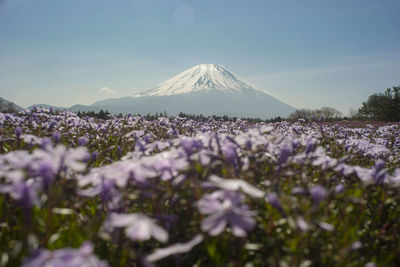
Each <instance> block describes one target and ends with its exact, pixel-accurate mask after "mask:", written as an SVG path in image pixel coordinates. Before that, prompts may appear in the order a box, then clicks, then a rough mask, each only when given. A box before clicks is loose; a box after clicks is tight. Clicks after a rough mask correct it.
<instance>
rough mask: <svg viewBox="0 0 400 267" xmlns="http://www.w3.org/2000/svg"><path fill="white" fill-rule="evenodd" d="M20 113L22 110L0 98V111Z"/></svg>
mask: <svg viewBox="0 0 400 267" xmlns="http://www.w3.org/2000/svg"><path fill="white" fill-rule="evenodd" d="M12 110H13V111H22V110H23V108H22V107H20V106H18V105H16V104H14V103H13V102H11V101H8V100H7V99H4V98H2V97H0V111H12Z"/></svg>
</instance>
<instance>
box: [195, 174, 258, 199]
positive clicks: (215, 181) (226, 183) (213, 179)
mask: <svg viewBox="0 0 400 267" xmlns="http://www.w3.org/2000/svg"><path fill="white" fill-rule="evenodd" d="M208 180H209V182H205V183H203V186H206V187H207V186H212V187H218V188H221V189H225V190H230V191H237V190H242V191H243V192H244V193H246V194H248V195H249V196H252V197H256V198H262V197H264V195H265V193H264V192H263V191H261V190H260V189H258V188H257V187H254V186H252V185H251V184H249V183H248V182H246V181H243V180H240V179H224V178H221V177H219V176H217V175H214V174H213V175H211V176H210V177H209V178H208Z"/></svg>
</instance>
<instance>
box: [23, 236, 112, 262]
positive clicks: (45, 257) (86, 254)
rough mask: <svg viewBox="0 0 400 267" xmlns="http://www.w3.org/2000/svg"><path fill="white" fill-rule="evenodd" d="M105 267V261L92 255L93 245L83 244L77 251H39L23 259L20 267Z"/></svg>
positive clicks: (69, 249)
mask: <svg viewBox="0 0 400 267" xmlns="http://www.w3.org/2000/svg"><path fill="white" fill-rule="evenodd" d="M28 266H29V267H43V266H45V267H59V266H63V267H78V266H85V267H86V266H87V267H107V266H108V264H107V262H105V261H101V260H99V259H98V258H97V257H96V256H95V255H93V245H92V244H91V243H90V242H85V243H83V244H82V246H81V247H80V248H78V249H73V248H63V249H58V250H54V251H50V250H39V251H37V252H36V253H34V255H32V256H31V257H29V258H27V259H25V261H24V263H23V265H22V267H28Z"/></svg>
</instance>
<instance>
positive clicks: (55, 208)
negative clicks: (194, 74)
mask: <svg viewBox="0 0 400 267" xmlns="http://www.w3.org/2000/svg"><path fill="white" fill-rule="evenodd" d="M0 126H1V130H0V134H1V136H0V236H1V239H2V242H0V251H1V257H0V258H1V263H0V265H10V266H12V265H19V264H23V265H24V266H57V265H65V266H80V265H84V266H107V265H110V266H114V265H116V266H118V265H138V264H142V265H147V266H152V265H153V264H160V265H180V266H182V265H184V266H186V265H195V264H196V265H229V264H231V265H232V264H233V263H235V264H236V265H246V264H253V265H256V266H258V265H302V266H306V265H307V266H308V265H310V264H312V265H338V266H343V265H360V264H374V263H376V264H378V265H387V264H392V265H395V263H398V262H400V258H399V256H398V253H397V252H398V249H397V248H398V240H400V233H399V231H398V228H399V227H400V224H399V222H398V216H400V209H399V208H398V207H399V205H400V194H399V191H398V190H399V187H400V156H399V155H400V139H399V136H400V128H399V126H396V125H388V126H383V127H379V128H378V127H374V126H371V125H366V126H365V127H363V128H350V127H343V126H338V125H334V124H323V123H309V122H297V123H288V122H281V123H263V122H258V123H255V122H249V121H246V120H241V119H236V120H231V121H222V120H217V119H214V118H209V119H207V120H203V121H196V120H193V119H188V118H182V117H175V118H163V117H160V118H156V119H151V120H150V119H146V118H145V117H141V116H131V115H127V116H125V117H116V116H112V115H110V117H109V118H108V119H107V120H98V119H94V118H90V117H84V118H80V117H78V116H77V115H76V114H74V113H71V112H67V111H65V112H61V113H54V112H52V111H49V110H45V109H37V110H34V111H24V112H21V113H20V114H3V113H0ZM354 244H356V245H354ZM96 255H97V256H96ZM99 259H102V260H99Z"/></svg>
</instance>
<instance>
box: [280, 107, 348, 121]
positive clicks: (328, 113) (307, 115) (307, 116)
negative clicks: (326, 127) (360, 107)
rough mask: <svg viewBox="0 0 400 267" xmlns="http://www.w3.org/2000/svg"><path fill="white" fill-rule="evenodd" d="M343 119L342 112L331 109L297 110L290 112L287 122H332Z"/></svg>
mask: <svg viewBox="0 0 400 267" xmlns="http://www.w3.org/2000/svg"><path fill="white" fill-rule="evenodd" d="M342 118H343V114H342V112H340V111H339V110H337V109H335V108H332V107H322V108H320V109H305V108H304V109H298V110H296V111H294V112H292V113H291V114H290V115H289V117H288V119H289V120H299V119H304V120H321V119H323V120H324V121H334V120H339V119H342Z"/></svg>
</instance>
